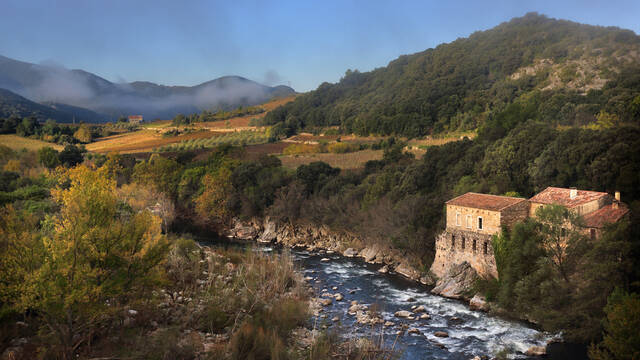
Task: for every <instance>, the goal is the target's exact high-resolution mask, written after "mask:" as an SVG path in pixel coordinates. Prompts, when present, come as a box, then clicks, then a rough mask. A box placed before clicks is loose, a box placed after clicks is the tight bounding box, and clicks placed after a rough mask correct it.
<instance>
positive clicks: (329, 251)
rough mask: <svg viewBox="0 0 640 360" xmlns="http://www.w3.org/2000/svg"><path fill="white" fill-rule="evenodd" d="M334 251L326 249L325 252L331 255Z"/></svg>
mask: <svg viewBox="0 0 640 360" xmlns="http://www.w3.org/2000/svg"><path fill="white" fill-rule="evenodd" d="M334 253H335V251H333V250H327V254H329V255H332V254H334Z"/></svg>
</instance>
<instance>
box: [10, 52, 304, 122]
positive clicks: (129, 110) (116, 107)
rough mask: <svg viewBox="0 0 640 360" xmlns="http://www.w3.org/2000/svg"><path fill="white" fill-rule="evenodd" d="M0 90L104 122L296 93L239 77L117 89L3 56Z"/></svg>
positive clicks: (102, 81)
mask: <svg viewBox="0 0 640 360" xmlns="http://www.w3.org/2000/svg"><path fill="white" fill-rule="evenodd" d="M0 88H5V89H8V90H10V91H12V92H15V93H17V94H19V95H21V96H23V97H25V98H27V99H30V100H32V101H35V102H46V103H56V104H59V106H62V105H63V104H65V105H68V106H75V107H80V108H86V109H89V110H92V111H94V112H97V113H100V114H101V116H103V117H104V118H105V119H114V118H117V117H118V116H121V115H129V114H142V115H144V117H145V118H147V119H155V118H163V119H169V118H172V117H174V116H175V115H176V114H178V113H185V114H189V113H194V112H199V111H201V110H206V109H214V108H217V109H231V108H236V107H238V106H247V105H256V104H261V103H263V102H265V101H267V100H269V99H271V98H273V97H275V96H286V95H290V94H293V93H295V92H294V90H293V89H291V88H289V87H287V86H275V87H270V86H266V85H262V84H259V83H257V82H255V81H252V80H248V79H245V78H242V77H239V76H225V77H221V78H218V79H214V80H211V81H207V82H204V83H202V84H199V85H196V86H164V85H158V84H154V83H151V82H145V81H138V82H132V83H123V84H116V83H112V82H110V81H108V80H106V79H103V78H101V77H99V76H97V75H95V74H92V73H89V72H86V71H84V70H68V69H65V68H63V67H60V66H50V65H38V64H31V63H27V62H22V61H17V60H13V59H10V58H8V57H4V56H0ZM66 110H74V109H73V108H71V107H67V108H66ZM75 110H78V111H72V113H73V114H75V115H76V116H78V117H79V116H81V115H83V114H82V112H81V111H80V109H75ZM84 115H85V116H86V114H84Z"/></svg>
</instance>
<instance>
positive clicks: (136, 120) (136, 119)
mask: <svg viewBox="0 0 640 360" xmlns="http://www.w3.org/2000/svg"><path fill="white" fill-rule="evenodd" d="M143 121H144V119H143V117H142V115H129V123H130V124H141V123H142V122H143Z"/></svg>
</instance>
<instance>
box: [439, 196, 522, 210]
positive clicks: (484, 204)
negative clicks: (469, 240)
mask: <svg viewBox="0 0 640 360" xmlns="http://www.w3.org/2000/svg"><path fill="white" fill-rule="evenodd" d="M522 201H527V199H522V198H516V197H510V196H499V195H489V194H478V193H473V192H468V193H466V194H463V195H460V196H458V197H456V198H453V199H451V200H449V201H447V204H448V205H457V206H465V207H470V208H475V209H484V210H491V211H499V210H502V209H504V208H507V207H509V206H511V205H515V204H518V203H520V202H522Z"/></svg>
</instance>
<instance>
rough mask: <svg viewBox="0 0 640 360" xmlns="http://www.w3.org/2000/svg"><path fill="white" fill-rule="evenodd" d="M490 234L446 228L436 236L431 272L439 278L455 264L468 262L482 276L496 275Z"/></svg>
mask: <svg viewBox="0 0 640 360" xmlns="http://www.w3.org/2000/svg"><path fill="white" fill-rule="evenodd" d="M491 238H492V236H491V235H487V234H478V233H476V232H472V231H464V230H458V229H451V228H448V229H447V230H445V231H444V232H442V233H441V234H440V235H438V236H436V256H435V259H434V261H433V265H431V272H432V273H434V274H435V275H436V276H438V277H439V278H442V277H444V276H445V275H446V274H447V273H448V272H449V269H450V268H451V267H453V266H455V265H457V264H461V263H463V262H465V261H466V262H468V263H469V264H470V265H471V267H472V268H473V269H474V270H476V272H477V273H478V275H480V276H481V277H484V278H488V277H495V278H497V277H498V268H497V267H496V260H495V257H494V255H493V246H491Z"/></svg>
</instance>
